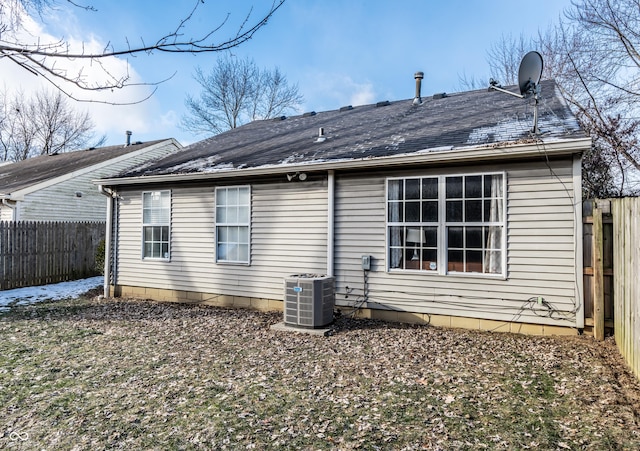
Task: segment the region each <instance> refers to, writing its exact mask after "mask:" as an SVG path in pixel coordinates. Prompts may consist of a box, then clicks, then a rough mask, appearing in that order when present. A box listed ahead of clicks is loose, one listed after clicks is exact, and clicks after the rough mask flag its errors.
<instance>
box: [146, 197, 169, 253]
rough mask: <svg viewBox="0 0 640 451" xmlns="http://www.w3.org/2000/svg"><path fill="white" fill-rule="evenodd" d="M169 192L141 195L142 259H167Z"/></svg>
mask: <svg viewBox="0 0 640 451" xmlns="http://www.w3.org/2000/svg"><path fill="white" fill-rule="evenodd" d="M170 222H171V191H151V192H144V193H142V258H156V259H164V260H168V259H169V225H170Z"/></svg>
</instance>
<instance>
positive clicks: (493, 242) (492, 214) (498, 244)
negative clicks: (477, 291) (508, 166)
mask: <svg viewBox="0 0 640 451" xmlns="http://www.w3.org/2000/svg"><path fill="white" fill-rule="evenodd" d="M503 186H504V185H503V183H502V175H492V176H491V206H490V210H489V221H490V222H502V221H503V218H504V202H503V199H504V189H503ZM486 248H487V250H486V253H485V256H484V267H485V272H487V273H490V274H500V273H502V253H501V252H500V249H502V226H501V225H500V226H498V225H491V226H489V233H488V234H487V246H486Z"/></svg>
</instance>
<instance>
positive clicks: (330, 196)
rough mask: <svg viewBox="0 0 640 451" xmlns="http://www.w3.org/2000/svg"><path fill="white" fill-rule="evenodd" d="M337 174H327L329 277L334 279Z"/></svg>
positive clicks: (331, 172) (332, 172)
mask: <svg viewBox="0 0 640 451" xmlns="http://www.w3.org/2000/svg"><path fill="white" fill-rule="evenodd" d="M334 195H335V173H334V171H333V170H331V171H329V172H328V174H327V276H329V277H333V259H334V254H333V250H334V249H333V240H334V235H335V200H334Z"/></svg>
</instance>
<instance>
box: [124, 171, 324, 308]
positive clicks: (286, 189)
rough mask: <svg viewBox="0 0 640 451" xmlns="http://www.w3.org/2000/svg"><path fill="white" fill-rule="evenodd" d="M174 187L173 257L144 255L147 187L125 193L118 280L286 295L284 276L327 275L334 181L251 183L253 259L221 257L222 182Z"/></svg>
mask: <svg viewBox="0 0 640 451" xmlns="http://www.w3.org/2000/svg"><path fill="white" fill-rule="evenodd" d="M220 186H228V185H220ZM162 189H169V187H164V186H163V187H162ZM170 189H171V242H170V252H171V258H170V261H161V260H150V259H145V260H143V259H142V258H141V240H142V238H141V233H142V191H141V190H127V191H122V192H121V193H120V194H121V196H122V199H121V200H120V203H119V207H118V209H119V218H120V224H119V230H118V244H117V245H118V276H117V283H118V284H121V285H129V286H142V287H152V288H162V289H171V290H183V291H197V292H204V293H215V294H224V295H233V296H246V297H256V298H268V299H282V296H283V278H284V277H286V276H289V275H292V274H301V273H322V274H324V273H326V267H327V262H326V246H327V245H326V242H327V186H326V181H323V182H305V183H286V184H265V185H260V184H255V185H252V186H251V198H252V200H251V262H250V264H249V265H242V264H228V263H216V261H215V217H214V216H215V186H208V187H197V188H183V187H170Z"/></svg>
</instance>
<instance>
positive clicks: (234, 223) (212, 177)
mask: <svg viewBox="0 0 640 451" xmlns="http://www.w3.org/2000/svg"><path fill="white" fill-rule="evenodd" d="M512 89H515V88H512ZM532 116H533V109H532V106H531V102H530V101H529V102H528V101H525V100H520V99H516V98H514V97H512V96H508V95H505V94H503V93H500V92H488V91H487V90H479V91H471V92H464V93H456V94H451V95H444V94H440V95H435V96H433V97H430V98H425V99H422V101H421V102H417V101H415V100H414V99H410V100H402V101H395V102H380V103H378V104H375V105H364V106H357V107H353V108H352V107H344V108H341V109H339V110H334V111H326V112H320V113H307V114H303V115H301V116H296V117H288V118H284V117H282V118H277V119H273V120H263V121H255V122H252V123H250V124H247V125H244V126H242V127H239V128H237V129H234V130H231V131H228V132H225V133H222V134H220V135H217V136H214V137H212V138H209V139H207V140H204V141H201V142H198V143H195V144H193V145H191V146H188V147H186V148H184V149H183V150H182V151H180V152H177V153H175V154H173V155H170V156H168V157H166V158H164V159H162V160H160V161H157V162H155V163H153V164H149V165H145V166H144V167H141V168H137V169H135V170H132V171H128V172H126V173H124V174H121V175H119V176H117V177H113V178H108V179H103V180H101V181H98V182H97V183H100V184H102V185H103V187H106V188H107V190H108V191H109V192H111V193H112V197H111V198H110V200H109V203H110V209H111V211H112V214H111V215H110V216H111V221H112V224H110V226H111V228H112V231H113V233H112V242H111V245H110V246H109V247H110V249H111V253H112V255H113V258H114V264H113V268H112V274H110V278H108V279H107V280H109V281H110V285H111V287H110V288H111V293H115V295H134V296H144V297H147V298H153V299H158V300H175V301H189V302H204V303H209V304H215V305H233V306H246V307H255V308H260V309H265V308H282V300H283V296H284V293H283V278H285V277H287V276H289V275H294V274H328V275H331V276H334V277H335V290H336V295H335V300H336V305H337V308H339V309H341V310H343V311H344V312H349V311H350V309H351V308H352V307H360V309H359V310H358V313H357V314H358V315H360V316H368V317H373V318H382V319H389V320H400V321H418V322H430V323H432V324H436V325H444V326H454V327H468V328H476V329H486V330H500V331H505V330H506V331H509V330H511V331H517V332H529V333H536V334H552V333H577V330H578V329H581V328H583V327H584V311H583V303H582V291H583V290H582V214H581V153H582V152H584V151H586V150H588V149H589V148H590V146H591V140H590V139H589V138H587V136H586V135H585V134H584V133H583V131H582V130H580V128H579V126H578V124H577V122H576V120H575V118H574V116H573V115H572V114H571V112H570V110H569V108H568V106H567V105H566V104H565V102H564V101H563V100H562V97H561V95H560V93H559V91H558V89H557V87H556V86H555V84H554V83H553V82H543V83H542V96H541V100H540V109H539V128H540V135H539V136H535V137H534V136H531V133H530V130H531V129H532V125H533V122H532ZM362 256H371V258H370V263H371V266H370V270H363V269H362V268H363V264H362Z"/></svg>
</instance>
